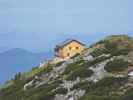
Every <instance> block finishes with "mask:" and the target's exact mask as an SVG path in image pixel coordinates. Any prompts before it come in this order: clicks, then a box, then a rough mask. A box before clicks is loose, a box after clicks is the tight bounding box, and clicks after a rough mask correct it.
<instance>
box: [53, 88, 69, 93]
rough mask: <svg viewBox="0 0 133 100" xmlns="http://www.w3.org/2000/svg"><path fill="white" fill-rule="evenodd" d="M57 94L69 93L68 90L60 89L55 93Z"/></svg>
mask: <svg viewBox="0 0 133 100" xmlns="http://www.w3.org/2000/svg"><path fill="white" fill-rule="evenodd" d="M55 93H56V94H66V93H67V89H65V88H59V89H57V90H56V91H55Z"/></svg>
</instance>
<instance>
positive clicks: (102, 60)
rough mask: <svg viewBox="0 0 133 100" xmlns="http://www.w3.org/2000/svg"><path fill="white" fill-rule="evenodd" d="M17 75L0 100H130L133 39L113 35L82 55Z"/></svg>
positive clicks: (132, 72)
mask: <svg viewBox="0 0 133 100" xmlns="http://www.w3.org/2000/svg"><path fill="white" fill-rule="evenodd" d="M44 66H45V67H41V68H40V67H36V68H33V69H32V70H31V71H30V72H27V73H18V74H16V75H15V77H14V79H12V80H10V81H8V82H7V83H6V84H5V85H4V86H3V88H2V89H1V90H0V100H9V98H10V100H132V98H133V38H132V37H128V36H126V35H113V36H109V37H106V38H105V39H103V40H101V41H98V42H97V43H95V44H92V45H91V46H90V47H88V48H86V49H85V50H84V51H83V52H82V53H81V54H76V55H75V56H73V57H71V58H70V59H67V60H65V61H61V62H59V63H52V62H51V63H48V64H47V65H44Z"/></svg>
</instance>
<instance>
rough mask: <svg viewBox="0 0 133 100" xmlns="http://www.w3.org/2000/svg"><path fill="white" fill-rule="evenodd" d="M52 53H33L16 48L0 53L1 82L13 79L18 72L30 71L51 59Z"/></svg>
mask: <svg viewBox="0 0 133 100" xmlns="http://www.w3.org/2000/svg"><path fill="white" fill-rule="evenodd" d="M51 56H52V52H44V53H33V52H30V51H27V50H25V49H20V48H14V49H10V50H7V51H5V52H2V53H0V67H1V69H2V71H1V73H0V76H3V77H0V82H3V81H5V80H7V79H9V78H11V77H12V76H13V75H14V74H16V73H17V72H24V71H28V70H30V69H31V68H32V67H33V66H37V65H39V63H40V62H41V61H43V60H44V59H47V58H50V57H51Z"/></svg>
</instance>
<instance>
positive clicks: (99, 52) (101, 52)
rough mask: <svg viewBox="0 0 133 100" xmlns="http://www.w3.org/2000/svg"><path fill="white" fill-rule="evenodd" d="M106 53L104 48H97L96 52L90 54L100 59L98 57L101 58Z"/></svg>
mask: <svg viewBox="0 0 133 100" xmlns="http://www.w3.org/2000/svg"><path fill="white" fill-rule="evenodd" d="M104 53H105V50H104V49H102V48H97V49H95V50H94V51H92V52H91V53H90V54H91V55H92V56H93V57H98V56H100V55H102V54H104Z"/></svg>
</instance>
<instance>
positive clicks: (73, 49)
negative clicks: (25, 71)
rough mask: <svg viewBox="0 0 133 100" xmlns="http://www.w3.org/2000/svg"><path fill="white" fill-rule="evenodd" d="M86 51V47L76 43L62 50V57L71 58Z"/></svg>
mask: <svg viewBox="0 0 133 100" xmlns="http://www.w3.org/2000/svg"><path fill="white" fill-rule="evenodd" d="M82 50H84V46H83V45H81V44H79V43H78V42H76V41H73V42H71V43H70V44H68V45H66V46H65V47H64V48H63V49H62V52H61V53H62V54H60V55H62V57H64V58H67V57H68V58H69V57H72V56H74V55H75V54H77V53H81V51H82Z"/></svg>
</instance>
